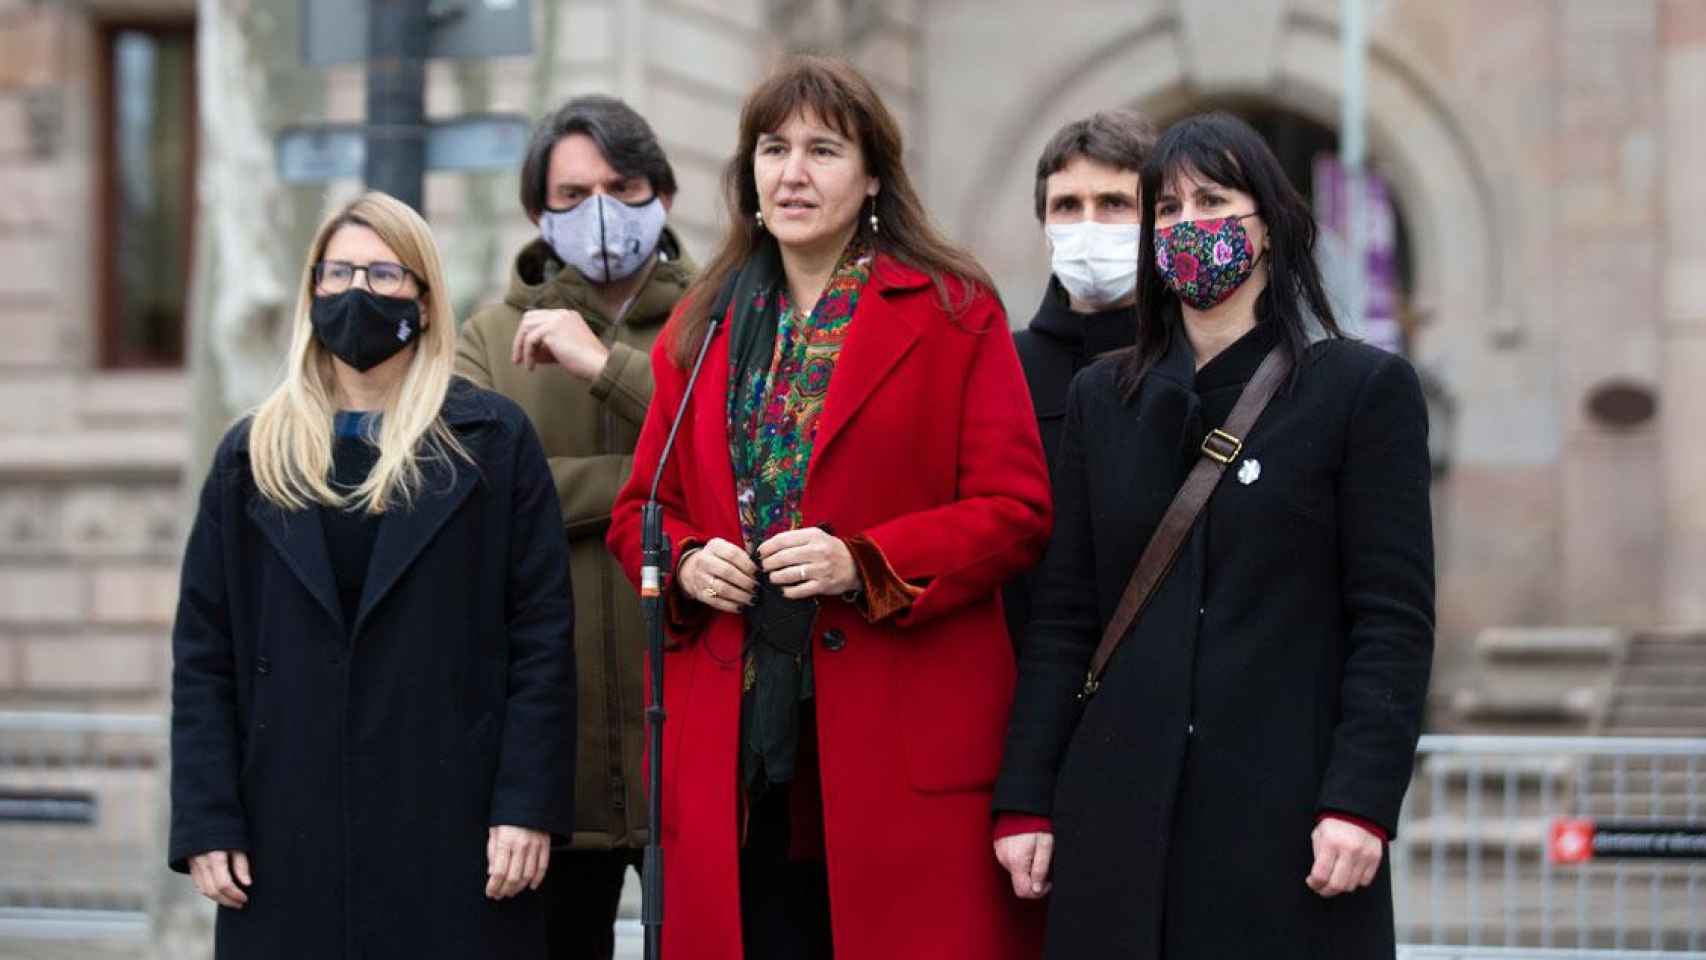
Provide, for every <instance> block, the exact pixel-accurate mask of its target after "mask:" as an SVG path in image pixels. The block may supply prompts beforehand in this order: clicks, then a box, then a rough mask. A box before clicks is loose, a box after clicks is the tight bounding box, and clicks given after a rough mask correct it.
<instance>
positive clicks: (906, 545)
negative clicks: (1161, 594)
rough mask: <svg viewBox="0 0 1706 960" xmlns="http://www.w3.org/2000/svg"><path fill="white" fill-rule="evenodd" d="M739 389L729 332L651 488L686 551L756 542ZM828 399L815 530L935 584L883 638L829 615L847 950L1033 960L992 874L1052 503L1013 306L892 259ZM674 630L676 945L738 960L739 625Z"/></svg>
mask: <svg viewBox="0 0 1706 960" xmlns="http://www.w3.org/2000/svg"><path fill="white" fill-rule="evenodd" d="M672 338H673V327H672V329H671V330H666V332H665V334H664V335H663V336H661V337H659V338H658V346H657V347H656V348H654V350H653V354H652V366H653V373H654V379H655V383H656V392H655V394H654V395H653V398H652V406H651V412H650V414H649V415H648V417H647V419H646V424H645V427H644V429H643V430H642V432H641V434H640V441H639V445H638V447H637V448H636V449H635V451H634V472H633V476H632V478H631V479H630V480H629V482H628V484H627V486H626V487H625V488H624V489H623V491H622V492H621V494H620V495H619V496H618V497H617V499H616V505H615V508H614V512H613V515H612V519H611V528H610V534H609V546H610V549H611V550H612V552H614V553H615V554H616V556H617V557H618V558H619V559H620V560H621V562H622V565H623V567H624V569H625V570H626V571H627V572H628V575H629V576H630V577H633V578H635V579H636V580H637V579H638V572H639V560H640V507H641V504H643V503H644V502H645V499H646V495H647V489H648V487H649V485H650V482H651V477H652V474H653V471H654V470H655V467H656V464H657V459H658V453H659V451H660V449H661V447H662V445H663V439H664V436H665V434H666V433H667V432H668V429H669V423H670V419H671V417H673V415H674V413H675V410H676V408H677V406H678V405H679V404H680V401H681V397H682V393H683V391H684V388H685V386H686V379H687V371H685V370H682V369H680V368H678V367H677V366H676V365H675V363H674V362H673V360H672V359H671V358H670V356H669V353H668V351H669V343H670V342H671V340H672ZM728 381H729V337H728V335H727V333H726V332H725V331H724V330H719V331H718V334H717V337H716V339H715V340H714V341H713V343H712V345H711V349H710V352H709V354H708V355H707V357H706V361H705V369H704V372H703V374H702V375H701V376H700V378H699V382H698V384H697V385H696V386H695V388H694V395H693V397H692V399H691V401H690V402H689V405H688V410H687V416H686V419H685V420H684V421H683V423H682V427H681V433H680V435H679V436H678V437H677V440H676V448H675V451H674V453H673V454H672V455H671V458H670V463H669V467H668V469H667V470H666V472H665V473H664V479H663V484H662V488H661V490H660V492H659V499H660V500H661V501H662V503H663V504H664V511H665V526H666V535H667V536H668V538H669V540H670V541H671V542H672V543H673V544H677V545H679V544H681V543H683V542H684V541H689V540H697V541H705V540H709V539H711V538H713V537H721V538H723V539H725V540H728V541H730V542H733V543H739V542H740V539H741V531H740V522H739V519H738V517H737V515H736V512H735V493H734V472H733V467H732V466H731V465H730V460H729V437H728V422H727V421H728V416H727V410H728ZM825 404H826V406H825V410H824V413H823V419H822V421H821V422H820V425H819V427H818V435H817V443H816V448H815V452H814V454H813V457H812V462H811V467H810V471H809V473H808V475H807V482H806V491H805V499H804V504H803V509H804V515H805V522H806V523H807V524H821V523H828V524H830V525H831V526H832V527H833V529H834V531H835V533H836V535H838V536H841V537H843V538H847V539H858V540H861V541H863V542H864V543H865V544H866V545H867V546H866V549H865V551H864V552H863V555H862V556H861V560H862V565H867V579H868V580H869V579H870V575H869V569H868V563H869V561H870V558H875V562H876V563H878V564H883V563H886V564H887V566H888V567H889V569H888V570H887V571H884V572H885V573H887V574H889V575H891V577H892V578H898V580H899V581H904V582H905V583H906V584H910V585H912V586H913V587H915V588H921V590H910V591H907V592H908V593H909V595H910V599H911V600H912V602H911V604H910V605H909V606H906V607H905V608H904V609H902V610H900V611H899V612H897V613H894V614H892V615H890V616H888V617H885V618H882V619H881V620H879V621H878V622H875V623H872V622H869V621H867V619H866V617H865V616H864V614H862V613H861V612H860V611H859V610H858V609H857V608H855V607H854V606H852V605H850V604H848V603H846V602H844V601H842V600H841V599H839V598H833V599H825V600H824V601H823V603H822V607H821V610H820V612H819V614H818V619H817V623H816V624H815V626H814V628H813V644H814V650H813V658H814V669H815V679H816V691H817V693H816V695H817V705H816V709H817V726H818V743H819V751H820V758H819V764H820V767H821V774H820V775H821V778H822V788H823V810H824V843H825V853H826V857H827V864H828V873H829V896H830V909H831V916H832V920H831V922H832V927H833V934H834V938H835V955H836V958H837V960H896V958H901V960H922V958H937V957H941V958H955V960H958V958H963V957H978V958H994V960H1001V958H1009V957H1010V958H1015V960H1018V958H1031V957H1035V956H1037V955H1038V953H1039V951H1040V932H1041V912H1040V910H1039V909H1038V908H1037V907H1036V905H1035V904H1033V903H1024V902H1021V901H1019V900H1017V899H1016V898H1014V896H1013V893H1012V887H1011V885H1010V883H1009V882H1008V880H1007V879H1006V877H1005V874H1004V873H1003V872H1002V870H1001V868H1000V867H999V865H998V864H997V863H996V862H995V859H994V856H993V854H992V852H991V848H990V812H989V811H990V789H991V786H992V784H993V783H994V780H995V775H996V772H997V769H998V768H999V766H1000V762H1001V747H1002V739H1003V737H1004V735H1005V730H1006V724H1007V715H1008V708H1009V705H1010V701H1011V699H1012V694H1013V681H1014V665H1013V655H1012V646H1011V644H1010V643H1009V641H1008V638H1007V634H1006V630H1005V628H1004V626H1003V619H1002V614H1001V606H1000V600H999V599H998V591H999V588H1000V587H1001V585H1002V584H1003V583H1005V582H1007V580H1009V579H1010V578H1012V577H1013V576H1014V575H1015V574H1017V573H1019V572H1020V571H1022V570H1024V569H1026V568H1028V567H1030V566H1031V565H1032V564H1033V563H1035V562H1036V560H1037V558H1038V557H1039V555H1040V553H1041V551H1042V548H1043V545H1044V542H1045V541H1046V539H1047V536H1048V531H1049V524H1050V520H1051V509H1052V507H1051V501H1050V496H1049V480H1048V469H1047V466H1046V464H1045V463H1044V460H1043V454H1042V447H1041V444H1040V442H1039V440H1038V437H1037V426H1036V419H1035V417H1034V416H1033V415H1032V412H1031V404H1030V401H1029V399H1028V394H1027V391H1026V387H1025V379H1024V375H1023V373H1022V372H1021V370H1020V367H1019V362H1018V358H1017V355H1016V354H1015V352H1014V349H1013V340H1012V337H1011V335H1010V334H1009V333H1008V330H1007V323H1006V318H1005V315H1004V314H1003V312H1002V309H1001V305H1000V303H999V302H998V301H997V300H996V299H995V298H994V297H993V296H992V295H990V294H988V293H983V292H980V293H979V294H977V296H976V297H975V299H973V300H972V302H971V304H970V306H969V307H968V308H966V309H964V310H963V312H962V313H961V314H960V315H959V316H958V317H957V318H955V319H953V320H950V318H949V317H948V315H947V314H946V313H945V312H944V311H943V310H942V308H941V306H940V304H939V302H938V299H937V296H936V292H935V289H934V287H933V285H932V284H931V282H930V280H929V278H928V277H926V276H924V275H923V274H922V273H919V272H918V271H916V270H913V269H911V268H908V267H905V266H903V265H901V264H899V263H897V262H895V261H893V260H891V259H889V258H887V257H884V256H879V257H878V258H877V262H876V264H875V265H874V268H873V270H872V274H871V279H870V281H869V285H868V286H867V287H866V289H865V291H864V293H863V295H861V296H860V298H859V304H858V307H857V310H856V312H855V314H854V317H853V323H852V330H851V332H850V333H849V335H848V340H847V343H846V345H845V347H844V348H843V351H842V354H841V357H840V360H839V362H838V364H837V366H836V369H835V373H834V376H833V378H832V379H831V381H830V387H829V396H828V398H827V399H826V401H825ZM873 546H874V548H875V550H871V549H870V547H873ZM678 555H679V551H678V553H677V556H678ZM879 579H880V577H879ZM694 606H697V605H694ZM699 609H701V610H705V609H708V608H703V607H699ZM674 633H675V635H674V636H673V637H672V638H671V639H672V644H673V646H672V649H671V650H670V651H669V652H668V653H666V654H665V658H666V659H665V667H664V670H665V688H664V706H665V708H666V709H667V711H668V721H667V723H666V725H665V728H664V789H663V809H664V827H663V831H662V842H663V844H664V847H665V851H666V853H665V859H666V861H667V863H668V868H667V871H666V884H667V888H666V890H665V894H664V903H665V904H666V911H667V912H666V915H665V923H664V945H665V946H664V949H665V952H666V954H668V955H671V956H677V957H693V958H695V960H741V956H742V949H741V921H740V916H741V914H740V902H739V898H740V892H739V885H738V881H737V870H738V859H737V857H738V849H737V837H736V795H735V794H736V784H737V782H738V778H737V774H736V769H735V763H736V756H737V736H738V730H739V718H740V679H739V678H740V670H739V663H740V648H741V640H742V624H741V621H740V618H739V617H736V616H733V615H728V614H720V613H718V614H715V615H713V616H710V617H705V618H699V619H698V622H697V623H696V624H695V625H694V626H692V627H688V628H683V629H676V630H674ZM826 640H827V642H826Z"/></svg>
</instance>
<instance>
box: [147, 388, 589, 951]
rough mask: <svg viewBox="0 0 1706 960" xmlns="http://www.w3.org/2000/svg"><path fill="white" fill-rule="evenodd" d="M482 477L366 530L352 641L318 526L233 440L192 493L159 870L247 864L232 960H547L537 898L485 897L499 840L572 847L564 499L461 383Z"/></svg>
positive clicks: (448, 480) (464, 429)
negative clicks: (371, 540)
mask: <svg viewBox="0 0 1706 960" xmlns="http://www.w3.org/2000/svg"><path fill="white" fill-rule="evenodd" d="M443 419H444V420H445V422H446V423H447V424H448V425H449V427H450V428H451V430H452V431H454V433H455V434H456V436H457V437H458V438H459V439H460V440H461V442H462V443H463V445H464V446H465V447H466V448H467V450H468V452H469V453H470V454H472V456H473V459H474V463H473V464H469V463H466V462H463V461H461V460H457V461H456V462H455V465H454V473H453V475H452V473H451V472H450V469H449V468H447V467H446V466H445V464H443V463H442V462H432V461H428V462H427V464H426V466H425V470H424V473H425V481H424V482H423V483H422V485H421V488H420V492H419V494H418V496H417V498H416V500H415V502H414V504H413V506H412V507H408V508H395V509H393V510H391V511H389V512H387V513H386V514H384V516H383V518H382V519H381V520H380V521H379V523H380V526H379V530H378V536H377V539H376V541H375V544H374V549H373V556H372V560H371V563H370V565H369V568H368V574H367V578H366V585H365V589H364V593H363V596H362V599H361V605H360V608H359V613H358V614H357V615H356V618H355V622H354V623H353V624H345V623H344V616H343V613H342V611H341V608H340V604H339V602H338V595H337V589H336V587H335V584H334V580H333V574H332V567H331V565H330V562H329V560H328V557H327V553H326V541H325V538H324V536H323V533H322V524H321V520H320V513H319V511H318V509H313V510H305V511H286V510H281V509H279V508H278V507H276V506H274V505H272V504H271V503H270V502H268V501H266V500H264V499H262V498H261V497H260V496H259V495H258V494H257V492H256V488H255V483H254V480H253V479H252V476H251V472H250V466H249V456H248V423H247V421H245V422H243V423H240V424H238V426H236V427H234V428H233V429H232V430H231V432H230V433H229V434H227V435H226V437H225V440H224V442H223V443H221V444H220V447H219V450H218V452H217V454H216V455H215V458H214V463H213V467H212V470H211V472H210V473H209V476H208V479H207V483H206V485H205V486H204V487H203V489H202V494H201V503H200V509H199V511H198V513H197V515H196V519H195V523H194V527H193V528H192V530H191V533H190V539H189V546H188V548H187V552H186V555H185V557H184V567H183V579H182V585H181V597H180V600H179V605H178V615H177V622H176V625H175V627H174V629H173V638H172V645H173V656H174V663H173V674H172V823H171V839H170V849H169V853H168V857H169V860H170V864H171V866H172V867H173V868H174V869H177V870H180V871H182V870H184V869H186V861H187V859H188V858H189V857H190V856H192V855H194V854H197V853H201V852H205V851H208V850H226V849H234V850H245V851H248V853H249V856H250V860H251V865H252V869H253V879H254V886H253V888H252V889H250V891H249V894H250V897H249V903H248V906H247V907H245V908H244V909H242V910H230V909H226V908H223V907H221V908H220V909H219V917H218V922H217V928H216V931H217V932H216V944H217V947H216V955H217V956H219V957H221V958H241V960H269V958H278V960H302V958H306V957H313V958H315V960H336V958H348V960H355V958H361V960H381V958H398V960H402V958H410V960H414V958H438V957H442V958H452V957H454V958H457V960H464V958H470V957H473V958H484V957H489V958H494V960H495V958H499V957H503V958H506V960H508V958H517V957H520V958H526V957H541V956H543V955H544V938H543V934H544V914H543V906H542V904H541V902H540V900H539V896H538V895H537V894H535V893H527V892H524V893H523V894H521V895H520V896H519V897H517V898H514V899H512V900H509V901H505V902H501V903H500V902H494V901H490V900H487V899H486V897H485V880H486V876H485V871H486V839H487V828H488V826H491V825H500V824H507V825H514V826H521V827H530V828H534V829H538V830H547V831H550V832H552V833H554V834H560V835H562V836H567V835H568V834H569V833H570V832H571V831H572V830H573V818H572V810H571V807H572V805H573V800H572V798H573V784H572V782H571V781H572V779H573V770H574V758H573V757H572V756H570V755H569V753H570V752H571V751H572V747H570V746H566V745H569V744H572V743H573V742H574V738H573V737H565V736H563V734H562V729H563V728H564V726H565V725H568V724H572V723H574V717H575V707H574V693H575V684H574V654H573V648H572V646H571V643H570V636H571V634H572V626H573V611H572V604H571V600H570V591H569V584H568V573H567V571H568V550H567V543H566V541H565V539H564V537H563V524H562V519H561V516H560V514H559V508H558V505H557V493H556V489H555V487H554V486H553V484H552V481H551V473H550V470H549V468H548V467H547V466H546V462H545V458H544V454H543V453H542V452H541V450H540V446H539V441H538V439H537V437H536V436H535V435H534V432H533V428H532V427H531V426H530V425H529V424H528V422H527V419H526V417H524V416H523V415H522V413H521V411H520V409H519V408H518V407H516V406H515V404H513V403H511V402H510V401H508V400H506V399H504V398H502V397H500V396H498V395H497V394H494V393H488V392H486V391H483V390H478V389H476V388H474V387H472V386H470V385H469V384H467V382H466V381H462V380H460V379H458V380H454V381H452V386H451V390H450V395H449V397H448V399H447V400H446V402H445V406H444V410H443Z"/></svg>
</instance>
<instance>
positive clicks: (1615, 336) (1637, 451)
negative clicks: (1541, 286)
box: [1516, 0, 1664, 626]
mask: <svg viewBox="0 0 1706 960" xmlns="http://www.w3.org/2000/svg"><path fill="white" fill-rule="evenodd" d="M1659 7H1660V4H1659V3H1658V2H1657V0H1629V2H1625V3H1600V2H1598V0H1567V2H1565V3H1560V4H1558V5H1557V7H1556V9H1557V16H1558V21H1557V37H1558V40H1559V42H1560V44H1561V46H1560V48H1559V53H1558V57H1559V67H1560V69H1559V71H1558V74H1557V76H1558V83H1559V88H1558V91H1557V97H1558V100H1557V110H1558V113H1557V114H1556V116H1555V118H1554V123H1553V131H1554V139H1553V143H1554V148H1553V155H1552V158H1553V161H1554V163H1555V167H1554V169H1555V170H1556V171H1557V172H1556V174H1555V176H1556V177H1557V180H1558V187H1559V189H1558V190H1557V193H1556V204H1557V206H1556V208H1555V209H1554V211H1553V215H1554V218H1555V219H1554V223H1555V228H1554V231H1553V233H1552V263H1553V265H1554V268H1553V273H1552V282H1553V283H1554V284H1555V285H1556V289H1557V291H1558V297H1557V300H1556V302H1557V305H1558V311H1559V316H1558V334H1559V341H1558V350H1559V352H1558V369H1559V378H1558V383H1559V394H1558V402H1559V404H1560V406H1561V409H1560V411H1559V413H1560V422H1561V423H1562V424H1563V428H1564V448H1563V460H1562V463H1561V465H1560V466H1561V481H1562V493H1563V498H1562V505H1563V516H1564V544H1563V551H1562V557H1563V567H1564V568H1563V570H1562V584H1563V587H1564V593H1563V609H1562V611H1561V613H1562V615H1563V617H1564V619H1565V620H1566V621H1568V622H1576V623H1596V622H1597V623H1606V624H1608V625H1613V626H1641V625H1646V624H1650V623H1651V622H1652V621H1653V619H1654V616H1655V613H1656V608H1657V606H1658V599H1659V589H1658V584H1659V579H1660V576H1661V570H1660V564H1659V557H1660V554H1661V548H1662V545H1663V543H1664V513H1663V510H1664V507H1663V497H1662V489H1661V484H1660V480H1659V464H1660V443H1659V435H1658V430H1657V427H1656V424H1655V423H1654V422H1653V421H1652V420H1648V421H1647V422H1645V423H1643V424H1636V425H1633V426H1627V427H1621V428H1617V427H1611V426H1608V425H1607V424H1605V423H1603V422H1601V421H1599V420H1598V419H1596V418H1594V417H1592V416H1590V415H1589V413H1588V412H1587V403H1588V400H1589V399H1590V398H1591V397H1592V396H1593V395H1594V394H1595V392H1596V391H1598V390H1600V389H1602V388H1603V387H1605V386H1606V385H1607V384H1610V383H1615V382H1628V383H1632V384H1634V385H1637V386H1638V387H1640V388H1641V389H1646V390H1650V389H1652V388H1653V387H1654V386H1655V385H1656V384H1657V382H1658V378H1659V353H1660V351H1659V346H1660V343H1659V340H1660V322H1659V315H1660V312H1661V306H1662V305H1661V296H1660V290H1661V280H1662V276H1663V273H1662V271H1661V270H1660V268H1659V266H1658V264H1659V257H1660V250H1661V248H1660V246H1659V244H1658V241H1657V238H1658V235H1659V232H1660V228H1661V224H1662V222H1663V221H1662V217H1663V214H1662V213H1661V210H1660V203H1659V199H1660V193H1659V178H1658V162H1657V156H1656V153H1657V144H1658V131H1659V112H1660V107H1661V99H1660V96H1659V93H1658V87H1659V83H1658V80H1659V77H1658V69H1657V64H1656V63H1655V62H1654V59H1653V57H1652V51H1653V50H1654V49H1655V48H1656V46H1657V40H1658V30H1659ZM1516 175H1519V176H1520V175H1521V174H1520V173H1518V174H1516Z"/></svg>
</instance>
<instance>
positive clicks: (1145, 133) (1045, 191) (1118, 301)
mask: <svg viewBox="0 0 1706 960" xmlns="http://www.w3.org/2000/svg"><path fill="white" fill-rule="evenodd" d="M1154 143H1155V132H1154V129H1153V128H1152V127H1151V126H1150V125H1149V121H1147V120H1145V119H1144V118H1143V117H1142V116H1141V115H1139V114H1137V113H1136V112H1134V111H1130V110H1105V111H1102V112H1100V113H1095V114H1091V115H1090V116H1088V117H1085V118H1084V119H1082V120H1074V121H1073V122H1071V123H1069V124H1067V125H1066V126H1064V127H1061V128H1060V130H1059V131H1058V132H1056V133H1055V135H1054V136H1053V137H1051V138H1050V139H1049V142H1048V146H1046V147H1044V148H1043V152H1042V156H1040V157H1038V158H1037V185H1036V205H1037V221H1038V222H1039V223H1041V224H1042V225H1043V230H1044V232H1045V233H1046V235H1047V237H1048V245H1049V259H1050V266H1051V271H1050V276H1049V284H1048V290H1047V291H1045V292H1044V293H1043V302H1042V303H1041V304H1040V305H1038V307H1037V313H1036V316H1034V317H1032V318H1031V325H1030V326H1029V327H1028V328H1026V329H1024V330H1021V331H1019V332H1018V333H1016V334H1014V335H1013V344H1014V346H1016V347H1018V349H1019V362H1020V363H1021V364H1022V365H1023V366H1024V368H1025V382H1026V383H1027V384H1028V385H1029V386H1030V388H1031V403H1032V404H1033V405H1034V406H1035V409H1036V414H1037V426H1038V427H1039V428H1040V429H1041V431H1042V436H1043V452H1044V453H1045V454H1047V456H1048V460H1049V464H1050V469H1051V470H1052V469H1053V464H1054V454H1055V449H1056V448H1057V447H1058V446H1059V444H1060V425H1061V420H1062V418H1063V417H1064V416H1065V413H1066V387H1067V384H1069V383H1071V382H1072V377H1073V375H1074V374H1076V373H1077V372H1078V371H1080V370H1082V369H1084V367H1085V366H1087V365H1088V364H1089V363H1090V361H1091V360H1094V359H1095V358H1096V357H1098V356H1100V355H1101V354H1104V353H1107V352H1108V351H1110V350H1118V349H1119V348H1121V347H1129V346H1131V344H1132V341H1133V339H1134V338H1135V337H1136V336H1137V311H1136V309H1135V308H1134V306H1133V305H1134V304H1135V303H1136V299H1137V231H1138V220H1139V213H1140V212H1141V208H1140V207H1139V197H1138V194H1139V190H1138V185H1137V172H1138V169H1139V168H1140V167H1142V166H1143V161H1144V159H1145V158H1146V157H1148V155H1149V149H1150V147H1152V146H1153V145H1154ZM1031 580H1032V578H1031V575H1030V574H1025V575H1024V576H1021V577H1019V578H1018V579H1017V580H1014V581H1013V582H1012V583H1011V584H1009V585H1008V586H1007V588H1006V589H1005V590H1004V591H1003V592H1002V597H1001V599H1002V603H1003V605H1004V607H1005V609H1006V611H1007V629H1008V632H1009V633H1010V634H1011V635H1012V637H1013V643H1014V644H1015V645H1017V644H1019V643H1021V642H1023V640H1024V631H1025V625H1026V624H1027V623H1028V622H1029V621H1030V612H1031V589H1032V582H1031Z"/></svg>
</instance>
